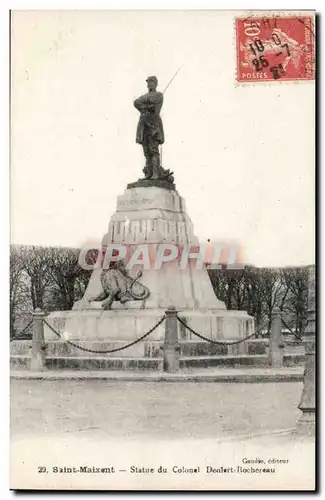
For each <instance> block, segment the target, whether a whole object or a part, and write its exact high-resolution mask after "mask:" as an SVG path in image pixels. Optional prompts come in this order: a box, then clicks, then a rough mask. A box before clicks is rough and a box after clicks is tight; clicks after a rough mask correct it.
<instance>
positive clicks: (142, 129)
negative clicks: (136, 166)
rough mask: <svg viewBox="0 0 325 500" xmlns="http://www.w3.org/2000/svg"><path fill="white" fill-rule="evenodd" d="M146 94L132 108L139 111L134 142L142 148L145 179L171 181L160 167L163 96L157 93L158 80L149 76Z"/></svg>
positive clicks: (166, 172)
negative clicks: (144, 162) (144, 161)
mask: <svg viewBox="0 0 325 500" xmlns="http://www.w3.org/2000/svg"><path fill="white" fill-rule="evenodd" d="M146 82H147V86H148V93H147V94H144V95H142V96H140V97H139V98H138V99H136V100H135V101H134V106H135V107H136V108H137V110H138V111H140V119H139V123H138V127H137V135H136V142H137V143H138V144H141V145H142V147H143V153H144V156H145V159H146V164H145V167H144V169H143V173H144V174H145V179H166V180H171V181H172V179H171V177H170V176H171V175H172V173H171V172H170V171H169V170H165V169H163V168H162V166H161V165H160V154H159V145H160V144H163V143H164V141H165V137H164V129H163V124H162V120H161V118H160V110H161V108H162V105H163V101H164V96H163V93H162V92H158V91H157V85H158V80H157V77H155V76H149V77H148V78H147V80H146Z"/></svg>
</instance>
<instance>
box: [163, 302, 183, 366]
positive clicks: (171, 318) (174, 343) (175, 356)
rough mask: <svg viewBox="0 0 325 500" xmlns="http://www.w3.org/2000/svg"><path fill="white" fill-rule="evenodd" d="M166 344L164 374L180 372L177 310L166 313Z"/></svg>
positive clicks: (169, 310)
mask: <svg viewBox="0 0 325 500" xmlns="http://www.w3.org/2000/svg"><path fill="white" fill-rule="evenodd" d="M165 314H166V320H165V321H166V323H165V342H164V347H163V350H164V372H169V373H175V372H177V371H178V370H179V351H180V347H179V343H178V324H177V323H178V320H177V311H176V309H172V308H170V309H168V310H167V311H166V312H165Z"/></svg>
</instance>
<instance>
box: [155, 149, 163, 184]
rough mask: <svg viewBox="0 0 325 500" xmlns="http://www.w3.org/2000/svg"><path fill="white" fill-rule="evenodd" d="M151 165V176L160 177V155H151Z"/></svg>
mask: <svg viewBox="0 0 325 500" xmlns="http://www.w3.org/2000/svg"><path fill="white" fill-rule="evenodd" d="M152 165H153V173H152V178H153V179H160V178H161V176H162V170H163V169H162V168H161V166H160V155H159V153H156V154H154V155H153V156H152Z"/></svg>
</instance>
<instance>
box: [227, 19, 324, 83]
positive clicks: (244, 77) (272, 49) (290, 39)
mask: <svg viewBox="0 0 325 500" xmlns="http://www.w3.org/2000/svg"><path fill="white" fill-rule="evenodd" d="M236 51H237V53H236V59H237V68H236V69H237V71H236V78H237V81H238V82H254V83H255V82H268V81H298V80H313V79H314V78H315V27H314V22H313V17H312V16H299V17H289V16H268V17H246V18H237V19H236Z"/></svg>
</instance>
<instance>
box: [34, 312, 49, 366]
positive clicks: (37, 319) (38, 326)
mask: <svg viewBox="0 0 325 500" xmlns="http://www.w3.org/2000/svg"><path fill="white" fill-rule="evenodd" d="M33 316H34V319H33V340H32V353H31V360H30V369H31V370H33V371H37V372H40V371H44V370H46V367H45V342H44V323H43V319H44V316H45V313H44V312H43V311H42V310H41V309H39V308H37V309H35V311H34V313H33Z"/></svg>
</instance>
